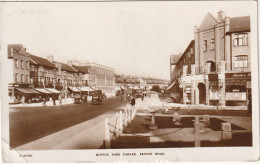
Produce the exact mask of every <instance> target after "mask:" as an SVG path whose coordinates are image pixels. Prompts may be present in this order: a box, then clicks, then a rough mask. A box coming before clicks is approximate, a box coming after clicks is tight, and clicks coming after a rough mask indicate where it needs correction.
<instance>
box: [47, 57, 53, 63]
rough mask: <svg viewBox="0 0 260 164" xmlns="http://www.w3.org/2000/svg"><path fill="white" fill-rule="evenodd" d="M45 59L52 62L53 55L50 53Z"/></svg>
mask: <svg viewBox="0 0 260 164" xmlns="http://www.w3.org/2000/svg"><path fill="white" fill-rule="evenodd" d="M47 59H48V60H49V61H50V62H52V63H53V56H52V55H49V56H47Z"/></svg>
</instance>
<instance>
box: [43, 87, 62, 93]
mask: <svg viewBox="0 0 260 164" xmlns="http://www.w3.org/2000/svg"><path fill="white" fill-rule="evenodd" d="M46 90H47V91H50V92H52V93H57V94H59V93H60V91H58V90H57V89H54V88H46Z"/></svg>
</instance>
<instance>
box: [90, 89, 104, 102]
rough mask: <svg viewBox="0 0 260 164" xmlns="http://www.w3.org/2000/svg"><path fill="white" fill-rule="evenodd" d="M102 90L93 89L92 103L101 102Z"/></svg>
mask: <svg viewBox="0 0 260 164" xmlns="http://www.w3.org/2000/svg"><path fill="white" fill-rule="evenodd" d="M102 98H103V96H102V91H101V90H94V92H93V94H92V104H101V103H102Z"/></svg>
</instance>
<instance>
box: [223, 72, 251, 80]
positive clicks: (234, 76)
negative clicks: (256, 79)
mask: <svg viewBox="0 0 260 164" xmlns="http://www.w3.org/2000/svg"><path fill="white" fill-rule="evenodd" d="M225 77H226V79H251V72H245V73H226V74H225Z"/></svg>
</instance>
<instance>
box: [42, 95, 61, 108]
mask: <svg viewBox="0 0 260 164" xmlns="http://www.w3.org/2000/svg"><path fill="white" fill-rule="evenodd" d="M51 99H52V102H53V105H56V99H57V96H55V95H52V97H51ZM62 99H63V98H62V96H61V95H59V96H58V100H59V104H60V105H62ZM46 103H47V98H46V97H44V98H43V102H42V106H43V107H46Z"/></svg>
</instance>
